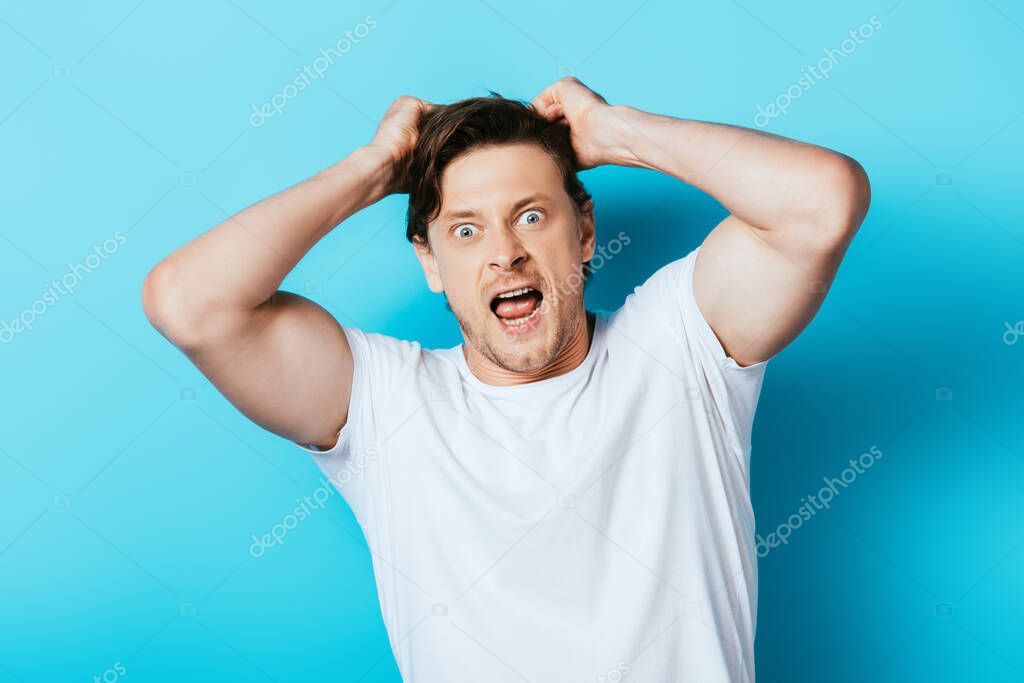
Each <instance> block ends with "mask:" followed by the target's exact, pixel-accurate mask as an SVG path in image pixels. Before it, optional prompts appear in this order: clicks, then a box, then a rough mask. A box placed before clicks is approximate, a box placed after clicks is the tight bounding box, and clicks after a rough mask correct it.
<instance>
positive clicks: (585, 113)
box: [533, 78, 870, 366]
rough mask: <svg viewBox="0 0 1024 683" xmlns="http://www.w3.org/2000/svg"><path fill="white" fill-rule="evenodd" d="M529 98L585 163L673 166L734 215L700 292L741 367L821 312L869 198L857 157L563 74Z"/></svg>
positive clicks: (703, 265) (711, 251)
mask: <svg viewBox="0 0 1024 683" xmlns="http://www.w3.org/2000/svg"><path fill="white" fill-rule="evenodd" d="M533 106H534V108H535V109H537V110H538V111H539V112H540V113H542V114H543V115H544V116H546V117H548V118H549V119H552V120H563V121H564V122H565V123H567V124H568V125H569V127H570V131H571V135H572V141H573V147H574V149H575V150H576V152H577V157H578V158H579V162H580V165H581V167H583V168H591V167H593V166H598V165H601V164H616V165H621V166H634V167H640V168H648V169H652V170H657V171H661V172H663V173H667V174H669V175H671V176H673V177H675V178H678V179H680V180H682V181H684V182H687V183H689V184H691V185H694V186H695V187H698V188H700V189H702V190H704V191H705V192H707V193H708V194H710V195H711V196H712V197H714V198H715V199H716V200H718V201H719V202H720V203H721V204H722V205H723V206H724V207H725V208H726V209H727V210H728V211H729V213H730V215H729V216H728V217H726V218H725V219H724V220H723V221H722V222H721V223H719V224H718V225H717V226H716V227H715V228H714V229H713V230H712V231H711V233H710V234H709V235H708V236H707V237H706V238H705V240H704V242H703V244H702V245H701V248H700V251H699V252H698V253H697V261H696V263H695V265H694V283H693V286H694V296H695V298H696V300H697V304H698V306H699V307H700V309H701V312H702V314H703V315H704V318H705V319H706V320H707V322H708V325H709V326H710V327H711V329H712V330H713V331H714V333H715V335H716V336H717V337H718V339H719V341H720V342H721V343H722V346H723V348H724V349H725V351H726V353H727V354H728V355H729V356H730V357H732V358H733V359H734V360H735V361H736V362H737V363H738V364H739V365H741V366H745V365H752V364H754V363H758V362H760V361H763V360H766V359H768V358H770V357H772V356H774V355H775V354H776V353H778V352H779V351H780V350H781V349H782V348H783V347H785V346H786V345H787V344H788V343H789V342H791V341H792V340H793V339H794V338H796V336H797V335H798V334H799V333H800V332H801V331H802V330H803V329H804V328H805V327H806V326H807V324H808V323H809V322H810V321H811V319H812V318H813V317H814V315H815V313H817V311H818V309H819V308H820V306H821V303H822V301H823V299H824V295H825V292H827V291H828V289H829V287H830V285H831V283H832V280H833V278H834V277H835V274H836V271H837V270H838V268H839V263H840V261H841V260H842V257H843V254H844V253H845V252H846V249H847V247H848V246H849V244H850V241H851V240H852V239H853V235H854V234H855V233H856V231H857V228H858V227H859V226H860V224H861V221H863V219H864V216H865V214H866V213H867V208H868V204H869V202H870V187H869V184H868V179H867V175H866V174H865V173H864V169H863V168H861V166H860V164H858V163H857V162H856V161H854V160H853V159H851V158H849V157H847V156H845V155H843V154H839V153H837V152H834V151H831V150H828V149H825V148H823V147H817V146H814V145H809V144H805V143H802V142H797V141H795V140H789V139H787V138H783V137H779V136H777V135H772V134H769V133H764V132H759V131H755V130H751V129H747V128H741V127H738V126H731V125H726V124H717V123H706V122H703V121H690V120H685V119H677V118H672V117H668V116H660V115H657V114H650V113H647V112H643V111H640V110H638V109H634V108H632V107H628V106H624V105H608V104H607V103H606V102H605V101H604V99H603V98H601V96H600V95H598V94H596V93H594V92H593V91H591V90H589V89H588V88H586V86H584V85H583V84H582V83H580V82H579V81H577V80H575V79H571V78H570V79H562V80H560V81H558V82H556V83H555V84H553V85H552V86H550V87H549V88H547V89H546V90H545V91H544V92H542V93H541V94H540V95H538V96H537V98H536V99H535V100H534V102H533Z"/></svg>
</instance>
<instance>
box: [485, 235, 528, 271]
mask: <svg viewBox="0 0 1024 683" xmlns="http://www.w3.org/2000/svg"><path fill="white" fill-rule="evenodd" d="M491 236H492V242H491V255H490V261H491V266H492V267H494V268H500V269H503V270H511V269H513V268H515V267H516V266H518V265H520V263H522V262H523V261H525V260H526V256H527V253H526V248H525V247H523V243H522V241H521V240H520V239H519V235H517V234H516V232H515V230H513V229H511V228H509V227H501V228H499V229H497V230H492V231H491Z"/></svg>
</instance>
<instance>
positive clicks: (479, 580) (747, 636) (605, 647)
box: [306, 249, 767, 683]
mask: <svg viewBox="0 0 1024 683" xmlns="http://www.w3.org/2000/svg"><path fill="white" fill-rule="evenodd" d="M698 250H699V249H694V250H693V251H692V252H690V253H689V254H688V255H687V256H685V257H684V258H681V259H678V260H675V261H673V262H671V263H669V264H667V265H665V266H663V267H662V268H660V269H659V270H658V271H657V272H655V273H654V274H653V275H652V276H651V277H650V278H649V279H648V280H647V281H646V282H645V283H643V284H642V285H640V286H639V287H637V288H636V289H635V290H634V291H633V292H632V293H631V294H630V295H629V296H628V297H627V298H626V301H625V303H624V304H623V305H622V307H621V308H620V309H618V310H617V311H615V312H614V313H606V312H603V311H598V312H597V319H596V326H595V329H594V334H593V339H592V343H591V345H590V348H589V351H588V353H587V356H586V359H585V360H584V361H583V363H582V364H580V365H579V366H578V367H576V368H574V369H573V370H571V371H569V372H567V373H565V374H562V375H559V376H557V377H553V378H549V379H545V380H541V381H538V382H532V383H529V384H522V385H517V386H501V387H499V386H492V385H488V384H485V383H483V382H482V381H480V380H479V379H478V378H477V377H476V376H475V375H473V374H472V373H471V372H470V371H469V369H468V367H467V365H466V361H465V357H464V355H463V352H462V346H461V345H459V346H456V347H452V348H448V349H424V348H422V347H421V346H420V344H419V343H417V342H412V341H402V340H398V339H395V338H393V337H388V336H385V335H381V334H377V333H367V332H363V331H361V330H358V329H353V328H345V332H346V334H347V336H348V340H349V342H350V344H351V347H352V352H353V354H354V358H355V372H354V377H353V384H352V399H351V404H350V409H349V418H348V422H347V423H346V425H345V426H344V427H343V428H342V430H341V432H340V433H339V438H338V443H337V444H336V445H335V446H334V447H333V448H331V449H330V450H328V451H323V452H321V451H316V450H315V449H312V448H307V449H306V450H309V451H310V452H312V453H314V454H315V456H314V457H315V460H316V462H317V464H318V465H319V467H320V468H321V469H322V471H323V472H324V474H325V475H326V476H327V477H328V478H330V479H331V480H332V481H334V482H335V484H336V486H337V487H338V490H339V491H340V493H341V494H342V496H343V497H344V498H345V500H346V501H347V502H348V503H349V505H350V506H351V508H352V510H353V512H354V513H355V516H356V518H357V520H358V521H359V524H360V526H361V527H362V529H363V532H364V534H365V535H366V540H367V543H368V545H369V547H370V551H371V553H372V554H373V568H374V575H375V578H376V582H377V593H378V597H379V599H380V604H381V611H382V614H383V618H384V623H385V625H386V627H387V631H388V634H389V639H390V642H391V647H392V649H393V651H394V655H395V658H396V660H397V663H398V667H399V670H400V671H401V673H402V676H403V678H404V680H406V681H413V682H418V683H433V682H435V681H436V682H439V683H440V682H444V683H455V682H462V681H467V682H469V681H472V682H473V683H477V682H479V681H487V682H488V683H503V682H505V681H519V682H521V681H523V680H527V681H532V682H533V683H542V682H547V681H550V682H552V683H567V682H568V681H597V682H598V683H603V682H609V683H614V682H616V681H619V680H621V679H623V678H628V679H629V680H635V681H650V682H657V683H666V682H668V681H695V682H699V683H719V682H720V683H736V682H739V681H753V680H754V630H755V621H756V603H757V564H756V560H757V556H756V553H755V548H754V515H753V512H752V510H751V505H750V495H749V488H748V483H749V482H748V473H749V468H748V465H749V458H750V435H751V427H752V422H753V417H754V411H755V409H756V406H757V399H758V396H759V394H760V390H761V383H762V379H763V377H764V370H765V365H766V363H767V361H764V362H761V363H758V364H756V365H750V366H747V367H740V366H739V365H738V364H737V363H736V362H735V361H734V360H732V359H731V358H729V357H727V356H726V354H725V352H724V350H723V348H722V346H721V344H720V343H719V341H718V339H717V338H716V337H715V334H714V332H713V331H712V330H711V328H710V327H709V326H708V324H707V322H706V321H705V319H704V318H703V316H702V314H701V313H700V310H699V309H698V307H697V303H696V300H695V299H694V296H693V289H692V283H693V265H694V261H695V259H696V254H697V252H698Z"/></svg>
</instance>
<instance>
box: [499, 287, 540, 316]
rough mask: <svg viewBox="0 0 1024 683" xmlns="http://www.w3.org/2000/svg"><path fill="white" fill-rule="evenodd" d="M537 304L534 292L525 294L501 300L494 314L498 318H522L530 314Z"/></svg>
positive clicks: (538, 301)
mask: <svg viewBox="0 0 1024 683" xmlns="http://www.w3.org/2000/svg"><path fill="white" fill-rule="evenodd" d="M538 303H540V299H539V297H538V296H537V295H536V294H535V293H534V292H527V293H526V294H520V295H519V296H515V297H512V298H511V299H502V300H501V302H500V303H499V304H498V305H497V306H496V307H495V309H494V312H495V313H496V314H497V315H498V317H500V318H506V319H512V318H522V317H523V316H524V315H529V314H530V313H532V312H533V309H534V308H535V307H536V306H537V304H538Z"/></svg>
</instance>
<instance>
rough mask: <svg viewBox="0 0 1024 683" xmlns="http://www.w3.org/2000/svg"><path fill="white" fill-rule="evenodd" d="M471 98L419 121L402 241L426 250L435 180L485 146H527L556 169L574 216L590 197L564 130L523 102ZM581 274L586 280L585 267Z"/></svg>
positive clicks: (437, 187) (437, 196)
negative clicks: (537, 149) (548, 158)
mask: <svg viewBox="0 0 1024 683" xmlns="http://www.w3.org/2000/svg"><path fill="white" fill-rule="evenodd" d="M490 93H491V95H490V97H471V98H469V99H465V100H460V101H458V102H454V103H452V104H447V105H441V106H438V107H436V108H434V109H432V110H430V111H429V112H426V113H425V114H423V115H422V116H421V117H420V122H419V137H418V138H417V141H416V147H415V148H414V149H413V152H412V155H411V157H410V159H409V166H408V169H407V170H408V179H409V182H408V188H409V211H408V214H407V219H406V231H405V235H406V238H407V239H408V240H409V241H410V242H419V243H421V244H426V245H429V241H428V239H427V224H428V223H429V222H430V221H432V220H434V218H436V217H437V214H438V212H439V211H440V210H441V178H442V176H443V174H444V170H445V168H447V166H448V164H450V163H451V162H452V161H454V160H455V159H456V158H457V157H459V156H461V155H462V154H465V153H466V152H468V151H470V150H472V149H476V148H479V147H486V146H490V145H502V144H514V143H523V142H526V143H533V144H536V145H539V146H540V147H541V148H542V149H543V150H544V151H545V152H547V153H548V154H549V155H550V156H551V159H552V160H553V161H554V162H555V164H556V165H557V166H558V169H559V171H560V172H561V175H562V181H563V182H564V185H565V191H566V193H567V194H568V195H569V198H570V199H572V202H573V205H574V206H575V207H576V210H577V212H579V211H581V210H582V209H583V207H584V206H585V205H586V204H587V202H589V201H590V199H591V197H590V193H588V192H587V190H586V189H585V188H584V187H583V183H581V182H580V180H579V178H577V177H576V173H577V171H578V170H579V163H578V161H577V160H576V153H575V152H574V151H573V148H572V144H571V142H570V139H569V128H568V126H566V125H564V124H562V123H557V122H552V121H548V120H547V119H545V118H544V117H543V116H541V115H540V114H539V113H537V112H536V111H535V110H534V109H533V108H531V107H530V106H529V105H528V104H526V103H525V102H521V101H519V100H514V99H508V98H505V97H502V96H501V95H499V94H498V93H496V92H494V91H493V90H492V91H490ZM584 275H585V276H588V277H589V275H590V268H589V263H586V264H584Z"/></svg>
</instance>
